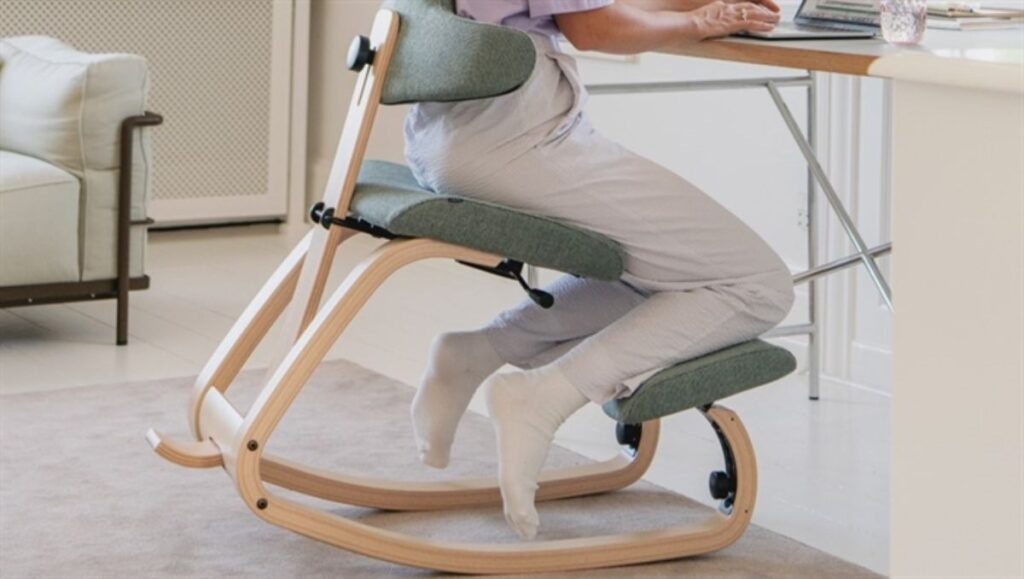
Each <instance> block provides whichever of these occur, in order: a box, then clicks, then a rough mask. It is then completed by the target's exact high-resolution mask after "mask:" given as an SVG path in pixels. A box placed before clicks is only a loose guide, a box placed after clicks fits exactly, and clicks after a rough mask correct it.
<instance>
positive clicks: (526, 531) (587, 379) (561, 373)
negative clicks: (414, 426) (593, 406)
mask: <svg viewBox="0 0 1024 579" xmlns="http://www.w3.org/2000/svg"><path fill="white" fill-rule="evenodd" d="M783 287H784V286H783ZM791 301H792V300H791V297H790V294H787V293H785V292H783V291H779V290H777V289H776V288H775V287H772V285H763V286H762V285H760V284H756V285H754V284H751V285H743V286H730V287H725V288H701V289H696V290H690V291H681V292H660V293H656V294H654V295H653V296H651V297H650V298H648V299H647V300H646V301H644V302H643V303H641V304H639V305H638V306H637V307H635V308H633V309H632V310H630V311H629V312H628V313H626V314H625V315H623V316H622V317H621V318H619V319H618V320H616V321H615V322H613V323H612V324H610V325H609V326H607V327H606V328H604V329H602V330H601V331H599V332H597V333H596V334H594V335H592V336H590V337H588V338H585V339H583V340H582V341H580V342H579V344H578V345H576V346H575V347H573V348H571V349H570V350H569V351H568V352H566V353H565V354H564V355H562V356H560V357H558V358H557V359H555V360H554V361H553V362H551V363H550V364H548V365H546V366H542V367H540V368H537V369H532V370H526V371H518V372H512V373H506V374H498V375H494V376H491V377H490V378H488V379H487V381H486V382H485V383H484V384H485V388H486V392H487V406H488V410H489V412H490V414H491V419H492V421H493V422H494V427H495V431H496V433H497V437H498V444H499V452H500V456H501V462H500V467H499V481H500V484H501V490H502V498H503V499H504V502H505V516H506V518H507V519H508V522H509V524H510V525H511V526H512V528H513V529H515V530H516V531H517V532H518V533H519V534H520V535H521V536H523V537H525V538H530V537H533V536H534V535H535V534H536V530H537V525H538V523H539V519H538V516H537V511H536V508H535V507H534V495H535V493H536V490H537V479H538V477H539V476H540V471H541V467H542V466H543V464H544V460H545V459H546V458H547V454H548V450H549V448H550V446H551V441H552V439H553V438H554V435H555V432H556V431H557V430H558V427H559V426H561V424H562V423H563V422H564V421H565V420H566V419H567V418H568V417H569V416H570V415H572V414H573V413H574V412H576V411H577V410H579V409H580V408H582V407H583V406H584V405H585V404H586V402H587V401H588V399H589V400H592V401H594V402H597V403H599V404H600V403H604V402H606V401H607V400H610V399H612V398H616V397H621V396H624V395H628V394H629V393H630V392H629V390H627V389H626V387H625V386H624V384H623V381H624V380H627V379H629V378H632V377H634V376H637V375H640V374H643V373H644V372H647V371H649V370H653V369H657V368H664V367H666V366H669V365H671V364H674V363H676V362H679V361H682V360H687V359H690V358H694V357H697V356H701V355H703V354H706V353H708V352H712V351H714V350H717V349H720V348H723V347H726V346H729V345H732V344H736V343H739V342H743V341H746V340H750V339H753V338H755V337H757V336H759V335H761V334H762V333H764V332H765V331H767V330H768V329H770V328H772V327H774V326H775V325H776V324H777V323H778V322H779V321H781V320H782V318H783V317H784V316H785V315H786V313H787V312H788V311H789V306H790V305H791Z"/></svg>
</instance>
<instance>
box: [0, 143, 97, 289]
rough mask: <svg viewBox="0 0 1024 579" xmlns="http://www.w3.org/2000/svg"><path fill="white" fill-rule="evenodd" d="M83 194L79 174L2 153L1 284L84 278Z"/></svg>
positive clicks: (0, 212)
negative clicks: (80, 215)
mask: <svg viewBox="0 0 1024 579" xmlns="http://www.w3.org/2000/svg"><path fill="white" fill-rule="evenodd" d="M78 198H79V181H78V179H76V178H75V176H74V175H72V174H70V173H68V172H67V171H64V170H61V169H59V168H57V167H56V166H54V165H51V164H49V163H44V162H43V161H40V160H39V159H34V158H32V157H28V156H25V155H19V154H18V153H12V152H10V151H0V286H18V285H29V284H40V283H58V282H75V281H78V280H79V271H78Z"/></svg>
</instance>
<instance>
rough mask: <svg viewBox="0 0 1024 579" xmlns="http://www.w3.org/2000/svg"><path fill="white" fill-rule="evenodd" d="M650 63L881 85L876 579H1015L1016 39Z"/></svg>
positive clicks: (1018, 372)
mask: <svg viewBox="0 0 1024 579" xmlns="http://www.w3.org/2000/svg"><path fill="white" fill-rule="evenodd" d="M663 52H666V53H670V54H678V55H684V56H692V57H699V58H711V59H720V60H729V61H737V62H746V63H754V64H764V65H772V66H781V67H790V68H799V69H805V70H815V71H822V72H833V73H842V74H853V75H861V76H872V77H881V78H886V79H891V83H892V99H893V101H892V106H893V109H892V118H893V123H892V139H893V143H892V146H893V148H892V150H893V175H892V179H893V198H894V204H893V217H892V218H893V226H892V227H893V242H894V244H895V250H894V257H893V261H892V280H893V282H894V295H895V302H896V303H895V306H896V307H895V312H894V316H893V324H894V328H893V335H894V337H893V353H894V370H893V373H894V375H893V392H894V395H893V407H892V454H891V465H892V468H891V477H892V499H891V501H892V515H891V532H892V539H891V540H892V550H891V573H892V575H893V576H918V577H925V576H927V577H934V576H945V577H954V576H956V577H977V576H990V577H996V576H998V577H1020V576H1022V575H1024V559H1022V555H1024V531H1022V529H1024V496H1022V493H1024V491H1022V489H1024V439H1022V435H1024V364H1022V358H1024V31H1022V30H1021V29H1017V30H1008V31H985V32H955V31H940V30H928V31H927V33H926V36H925V43H924V44H923V45H922V46H919V47H916V48H912V49H899V48H895V47H892V46H889V45H886V44H884V43H882V42H881V41H877V40H858V41H845V40H844V41H839V40H832V41H815V42H810V41H796V42H794V41H787V42H773V43H766V42H757V41H750V40H743V39H723V40H715V41H709V42H702V43H698V44H679V45H677V46H672V47H669V48H667V49H665V50H664V51H663Z"/></svg>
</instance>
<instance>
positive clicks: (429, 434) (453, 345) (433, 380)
mask: <svg viewBox="0 0 1024 579" xmlns="http://www.w3.org/2000/svg"><path fill="white" fill-rule="evenodd" d="M504 363H505V362H504V361H503V360H501V358H499V357H498V354H497V353H496V352H495V351H494V348H492V347H491V344H490V342H488V341H487V339H486V338H485V337H484V336H483V335H482V334H480V333H479V332H452V333H448V334H441V335H439V336H437V337H436V338H434V342H433V344H432V345H431V347H430V361H429V363H428V365H427V371H426V372H425V373H424V374H423V380H422V381H421V382H420V388H419V390H417V392H416V397H415V398H413V401H412V427H413V434H414V435H415V437H416V448H417V449H418V450H419V455H420V461H422V462H423V464H425V465H427V466H432V467H434V468H445V467H446V466H448V455H449V452H450V451H451V446H452V441H454V440H455V430H456V428H458V426H459V420H461V419H462V415H463V414H465V413H466V407H467V406H469V401H470V400H471V399H472V398H473V393H474V392H476V389H477V388H478V387H479V386H480V383H481V382H482V381H483V379H484V378H486V377H487V376H490V375H491V374H492V373H493V372H494V371H495V370H497V369H498V368H500V367H501V366H502V365H504Z"/></svg>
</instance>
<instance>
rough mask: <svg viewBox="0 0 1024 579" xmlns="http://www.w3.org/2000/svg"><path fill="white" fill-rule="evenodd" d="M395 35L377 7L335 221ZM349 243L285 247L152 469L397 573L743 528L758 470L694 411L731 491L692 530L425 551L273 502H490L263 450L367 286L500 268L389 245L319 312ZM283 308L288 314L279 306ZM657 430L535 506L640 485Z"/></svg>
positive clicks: (586, 554)
mask: <svg viewBox="0 0 1024 579" xmlns="http://www.w3.org/2000/svg"><path fill="white" fill-rule="evenodd" d="M398 27H399V18H398V15H397V14H395V13H393V12H391V11H388V10H381V11H380V12H379V13H378V15H377V18H376V20H375V22H374V27H373V32H372V35H371V43H372V46H373V47H374V48H375V50H376V57H375V58H374V61H373V64H372V65H370V66H367V67H366V68H364V69H363V70H362V72H361V73H360V76H359V80H358V82H357V85H356V90H355V94H354V97H353V101H352V105H351V107H350V109H349V113H348V116H347V119H346V123H345V127H344V130H343V132H342V135H341V139H340V142H339V145H338V151H337V155H336V158H335V162H334V166H333V169H332V171H331V176H330V179H329V182H328V185H327V187H326V191H325V194H324V198H323V201H324V204H325V206H327V207H335V208H336V212H337V213H336V214H337V215H341V216H344V215H345V214H346V213H347V209H348V206H349V202H350V200H351V197H352V194H353V192H354V190H355V185H356V178H357V176H358V172H359V167H360V166H361V164H362V161H363V155H364V151H365V148H366V143H367V140H368V138H369V135H370V131H371V129H372V125H373V119H374V116H375V113H376V111H377V106H378V104H379V101H380V94H381V90H382V87H383V81H384V78H385V76H386V74H387V69H388V65H389V62H390V59H391V54H392V51H393V49H394V45H395V42H396V37H397V31H398ZM356 233H357V232H354V231H352V230H349V229H345V228H342V227H340V226H336V225H335V226H331V227H330V228H328V229H324V228H321V227H318V226H314V228H313V231H311V232H310V233H309V234H307V235H306V237H305V238H304V239H303V240H302V241H301V242H300V243H299V244H298V245H297V246H296V247H295V248H294V249H293V250H292V252H291V254H290V255H289V256H288V257H287V258H286V259H285V260H284V262H283V263H282V264H281V265H280V266H279V267H278V269H277V271H275V272H274V274H273V275H272V276H271V278H270V279H269V280H268V281H267V282H266V284H265V285H264V287H263V288H262V289H261V290H260V292H259V293H258V294H257V295H256V297H255V298H254V299H253V301H252V302H251V303H250V304H249V306H248V307H247V308H246V310H245V312H244V313H243V314H242V316H241V317H240V318H239V319H238V321H237V322H236V323H235V325H234V327H232V329H231V331H230V332H229V333H228V335H227V336H226V337H225V338H224V340H223V341H222V342H221V344H220V346H219V347H218V348H217V350H216V352H215V353H214V355H213V357H212V358H211V359H210V361H209V362H208V363H207V365H206V367H205V368H204V369H203V371H202V373H201V374H200V375H199V377H198V378H197V380H196V383H195V386H194V389H193V394H192V397H191V401H190V404H189V423H190V426H191V429H192V432H193V434H194V435H195V441H192V442H182V441H174V440H170V439H167V438H165V437H163V436H161V435H160V434H158V433H157V432H155V431H153V430H150V431H149V433H148V434H147V439H148V441H149V443H150V444H151V445H152V447H153V449H154V450H155V451H156V453H157V454H158V455H160V456H162V457H163V458H165V459H167V460H169V461H171V462H173V463H176V464H179V465H182V466H186V467H191V468H212V467H222V468H223V469H224V470H225V471H226V472H227V473H228V475H229V476H230V477H231V478H232V479H233V480H234V482H235V486H236V488H237V490H238V492H239V494H240V495H241V497H242V499H243V500H244V501H245V503H246V505H248V506H249V507H250V509H252V511H253V512H254V513H255V514H256V515H257V516H258V517H260V518H261V519H263V520H265V521H267V522H270V523H273V524H275V525H279V526H281V527H284V528H286V529H290V530H292V531H295V532H297V533H300V534H302V535H306V536H308V537H311V538H313V539H317V540H319V541H323V542H325V543H329V544H331V545H334V546H337V547H341V548H344V549H348V550H351V551H354V552H357V553H361V554H363V555H367V556H370V557H375V558H378V559H382V560H386V561H392V562H395V563H400V564H405V565H410V566H415V567H423V568H428V569H435V570H441V571H450V572H458V573H526V572H542V571H564V570H572V569H586V568H599V567H609V566H618V565H628V564H635V563H644V562H650V561H659V560H666V559H675V558H679V557H686V556H691V555H697V554H701V553H707V552H710V551H715V550H718V549H722V548H724V547H726V546H728V545H731V544H732V543H733V542H735V541H736V540H737V539H738V538H739V537H740V536H741V535H742V534H743V532H744V531H745V530H746V528H747V526H748V525H749V524H750V518H751V516H752V513H753V509H754V502H755V499H756V493H757V467H756V462H755V459H754V452H753V448H752V446H751V443H750V440H749V438H748V436H747V433H746V431H745V429H744V428H743V425H742V423H741V422H740V420H739V418H738V417H737V416H736V415H735V414H734V413H733V412H732V411H730V410H728V409H725V408H722V407H719V406H712V407H708V408H704V409H702V413H703V414H704V416H705V417H706V418H707V419H708V420H709V422H711V424H712V426H713V427H714V428H715V430H716V432H717V433H718V434H719V436H720V439H721V440H722V442H723V447H725V449H726V455H727V457H728V458H731V463H732V464H731V465H730V466H731V467H732V473H731V474H732V475H733V480H735V481H736V488H735V490H734V491H733V493H732V495H731V496H730V499H729V505H730V507H731V508H724V509H720V511H719V512H715V513H711V514H710V515H709V517H708V519H707V520H705V521H703V522H701V523H698V524H688V525H679V526H673V527H669V528H667V529H660V530H655V531H646V532H638V533H630V534H615V535H605V536H599V537H590V538H579V539H565V540H556V541H538V542H530V543H521V544H502V545H486V544H469V543H444V542H438V541H431V540H424V539H419V538H415V537H411V536H407V535H403V534H400V533H395V532H392V531H386V530H381V529H378V528H375V527H372V526H369V525H366V524H363V523H359V522H356V521H352V520H348V519H346V518H343V517H340V516H336V515H333V514H329V513H326V512H322V511H319V510H316V509H312V508H310V507H307V506H304V505H301V504H299V503H296V502H294V501H291V500H288V499H286V498H284V497H281V496H279V495H275V494H274V493H272V492H270V490H269V489H268V488H267V487H266V486H265V485H266V483H269V484H271V485H276V486H280V487H284V488H287V489H291V490H293V491H298V492H301V493H304V494H307V495H310V496H315V497H319V498H321V499H326V500H330V501H335V502H339V503H345V504H350V505H356V506H362V507H371V508H379V509H389V510H432V509H452V508H464V507H472V506H482V505H500V504H501V494H500V492H499V489H498V486H497V483H496V481H495V480H494V479H472V480H459V481H451V482H432V483H416V482H395V481H387V480H375V479H368V478H360V477H353V476H346V475H341V474H334V473H329V472H324V471H320V470H316V469H313V468H310V467H307V466H304V465H301V464H297V463H294V462H290V461H287V460H285V459H283V458H280V457H275V456H271V455H269V454H265V453H264V452H263V449H264V447H265V446H266V444H267V441H268V439H269V437H270V435H271V434H272V433H273V431H274V429H275V427H276V426H277V424H278V422H279V420H280V419H281V418H282V416H283V415H284V413H285V412H286V411H287V410H288V408H289V406H290V405H291V403H292V401H293V400H294V399H295V396H296V395H297V394H298V392H299V391H300V390H301V388H302V387H303V385H304V384H305V383H306V381H307V380H308V379H309V377H310V375H311V374H312V373H313V371H314V369H315V368H316V367H317V366H318V365H319V363H320V362H321V361H322V359H323V357H324V355H325V354H326V353H327V351H328V350H329V349H330V347H331V346H332V345H333V344H334V342H335V341H336V340H337V339H338V337H339V336H340V335H341V333H342V332H343V331H344V330H345V328H346V327H347V326H348V324H349V322H350V321H351V320H352V319H353V318H354V317H355V315H356V313H357V312H358V311H359V310H360V308H361V307H362V306H363V305H364V304H365V303H366V301H367V300H368V299H369V297H370V296H371V295H372V294H373V292H374V291H375V290H376V288H377V287H378V286H380V284H381V283H383V282H384V281H385V280H386V279H387V278H388V276H389V275H390V274H391V273H393V272H394V271H396V270H398V269H400V268H401V267H403V266H405V265H407V264H410V263H413V262H415V261H419V260H422V259H429V258H447V259H456V260H460V261H463V262H468V263H472V264H477V265H482V266H495V265H497V264H498V263H499V262H500V261H501V260H502V258H501V257H499V256H495V255H489V254H486V253H482V252H479V251H476V250H472V249H467V248H464V247H458V246H455V245H451V244H447V243H442V242H438V241H433V240H428V239H396V240H392V241H390V242H388V243H387V244H385V245H383V246H382V247H380V248H379V249H378V250H376V251H375V252H374V253H373V254H372V255H370V256H369V257H368V258H366V259H365V260H364V261H363V262H362V263H360V264H359V265H358V266H357V267H356V268H355V269H354V270H353V271H352V272H351V273H349V275H348V276H347V277H346V278H345V280H344V281H343V282H342V283H341V285H340V286H339V287H338V288H337V289H336V290H335V291H334V293H333V294H332V295H331V296H330V298H329V299H328V300H327V302H326V303H325V304H323V306H322V307H321V305H320V304H321V298H322V295H323V292H324V286H325V284H326V280H327V276H328V274H329V272H330V268H331V264H332V262H333V259H334V255H335V251H336V250H337V247H338V246H339V245H340V244H341V243H343V242H344V241H346V240H347V239H349V238H351V237H352V236H353V235H355V234H356ZM289 306H290V307H289ZM286 309H287V310H289V313H288V314H287V315H285V319H284V321H283V323H285V324H286V330H291V331H289V332H288V334H287V335H288V336H293V337H294V340H293V341H291V342H290V343H289V344H288V345H287V348H286V351H285V352H284V354H283V358H282V360H281V361H280V363H279V364H277V365H275V366H274V370H273V372H272V374H271V375H270V377H269V379H268V382H267V384H266V385H265V386H264V388H263V390H262V392H261V393H260V395H259V396H258V398H257V400H256V401H255V402H254V403H253V405H252V407H251V408H250V409H249V411H248V412H247V413H246V414H245V415H242V414H241V413H240V412H238V411H237V410H236V409H235V408H234V406H232V405H231V403H230V401H229V400H228V399H227V398H226V397H225V392H226V391H227V389H228V387H229V386H230V385H231V383H232V382H233V381H234V379H235V378H236V376H237V374H238V372H239V371H240V370H241V368H242V366H243V365H244V364H245V362H246V360H247V359H248V358H249V356H250V355H251V354H252V353H253V351H254V350H255V349H256V347H257V345H258V344H259V343H260V342H261V341H262V340H263V339H264V337H265V336H266V335H267V333H268V331H269V330H270V328H271V327H272V326H273V325H274V324H275V323H276V322H277V321H278V319H279V318H281V315H282V313H284V312H285V310H286ZM657 442H658V421H657V420H654V421H650V422H647V423H645V424H643V425H642V436H641V439H640V442H639V443H638V444H637V445H636V446H635V448H632V449H631V452H627V453H624V454H623V455H622V456H619V457H616V458H613V459H611V460H608V461H604V462H600V463H596V464H588V465H582V466H577V467H572V468H566V469H559V470H554V471H550V472H546V473H545V474H544V475H543V477H542V479H541V484H540V489H539V490H538V495H537V499H538V500H539V501H548V500H554V499H561V498H568V497H579V496H585V495H592V494H597V493H603V492H608V491H613V490H617V489H621V488H623V487H626V486H628V485H630V484H632V483H633V482H635V481H637V480H639V479H640V478H641V477H642V476H643V475H644V473H645V472H646V470H647V468H648V467H649V466H650V463H651V460H652V459H653V457H654V452H655V450H656V447H657Z"/></svg>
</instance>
